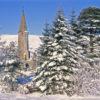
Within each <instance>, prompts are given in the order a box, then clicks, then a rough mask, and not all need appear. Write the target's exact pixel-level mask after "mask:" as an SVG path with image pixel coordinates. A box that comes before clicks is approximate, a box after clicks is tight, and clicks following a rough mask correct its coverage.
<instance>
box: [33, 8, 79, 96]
mask: <svg viewBox="0 0 100 100" xmlns="http://www.w3.org/2000/svg"><path fill="white" fill-rule="evenodd" d="M49 38H50V39H48V42H44V44H45V45H46V47H47V48H45V49H46V51H47V53H46V55H45V54H44V57H45V58H46V59H45V61H44V62H43V63H42V65H41V67H39V68H37V71H36V77H35V79H34V82H36V83H35V84H36V87H37V88H38V89H39V90H40V91H41V92H43V93H46V94H67V95H72V94H73V93H74V78H73V74H74V72H73V71H74V69H75V68H77V66H78V65H79V64H78V62H77V59H78V57H77V54H76V50H75V46H76V45H75V44H74V43H73V42H72V41H73V38H74V36H73V31H72V30H71V28H70V27H69V25H67V23H66V19H65V17H64V14H63V11H61V10H59V11H58V13H57V17H56V19H55V21H54V23H53V26H52V33H51V34H50V35H49ZM45 49H44V50H43V52H44V51H45Z"/></svg>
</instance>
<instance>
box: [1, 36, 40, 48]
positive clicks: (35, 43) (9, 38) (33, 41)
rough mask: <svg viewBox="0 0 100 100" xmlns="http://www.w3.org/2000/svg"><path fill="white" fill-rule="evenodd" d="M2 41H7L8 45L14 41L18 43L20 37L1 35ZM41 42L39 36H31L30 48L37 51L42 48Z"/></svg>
mask: <svg viewBox="0 0 100 100" xmlns="http://www.w3.org/2000/svg"><path fill="white" fill-rule="evenodd" d="M0 38H1V40H2V41H6V42H7V43H8V44H9V43H10V42H11V41H13V42H16V43H18V35H1V36H0ZM40 43H41V40H40V38H39V36H37V35H29V47H30V48H31V49H32V50H36V49H37V48H38V47H39V46H40Z"/></svg>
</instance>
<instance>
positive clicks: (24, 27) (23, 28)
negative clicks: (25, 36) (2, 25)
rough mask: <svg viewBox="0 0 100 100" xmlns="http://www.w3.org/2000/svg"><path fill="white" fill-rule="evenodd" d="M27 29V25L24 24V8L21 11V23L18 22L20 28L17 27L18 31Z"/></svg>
mask: <svg viewBox="0 0 100 100" xmlns="http://www.w3.org/2000/svg"><path fill="white" fill-rule="evenodd" d="M25 31H27V25H26V19H25V14H24V10H23V11H22V18H21V24H20V28H19V32H23V33H24V32H25Z"/></svg>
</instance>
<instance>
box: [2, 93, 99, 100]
mask: <svg viewBox="0 0 100 100" xmlns="http://www.w3.org/2000/svg"><path fill="white" fill-rule="evenodd" d="M0 100H100V97H92V96H90V97H88V96H87V97H77V96H73V97H67V96H66V95H51V96H43V95H41V94H37V93H36V94H31V95H21V94H15V93H12V94H3V93H0Z"/></svg>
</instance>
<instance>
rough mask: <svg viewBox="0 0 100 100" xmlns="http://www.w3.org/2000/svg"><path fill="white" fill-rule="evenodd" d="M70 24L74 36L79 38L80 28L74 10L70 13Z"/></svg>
mask: <svg viewBox="0 0 100 100" xmlns="http://www.w3.org/2000/svg"><path fill="white" fill-rule="evenodd" d="M70 24H71V27H72V29H73V31H74V32H75V33H74V34H75V36H76V37H77V39H79V38H80V35H81V29H80V28H79V25H78V20H77V16H76V14H75V11H74V10H73V11H72V13H71V20H70Z"/></svg>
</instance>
